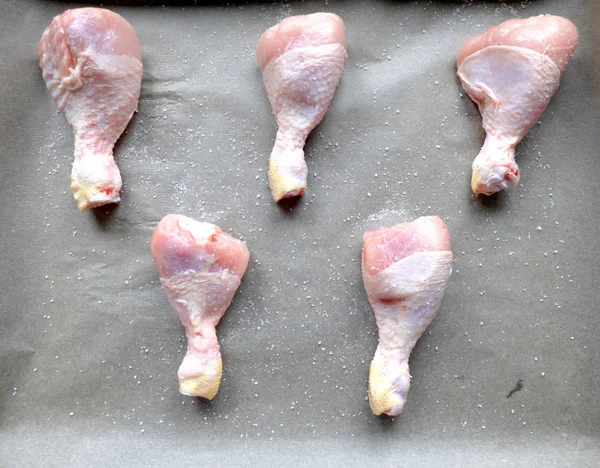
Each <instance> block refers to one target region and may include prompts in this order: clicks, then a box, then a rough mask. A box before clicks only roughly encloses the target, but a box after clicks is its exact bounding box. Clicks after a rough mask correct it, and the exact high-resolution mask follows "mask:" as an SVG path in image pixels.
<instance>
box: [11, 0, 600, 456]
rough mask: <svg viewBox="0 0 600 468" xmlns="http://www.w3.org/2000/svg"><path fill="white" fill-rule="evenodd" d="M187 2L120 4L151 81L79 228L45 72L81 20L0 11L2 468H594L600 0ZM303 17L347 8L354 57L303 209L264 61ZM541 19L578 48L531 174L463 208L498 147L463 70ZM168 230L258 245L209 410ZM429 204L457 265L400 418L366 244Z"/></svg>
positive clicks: (534, 143) (530, 141) (310, 149)
mask: <svg viewBox="0 0 600 468" xmlns="http://www.w3.org/2000/svg"><path fill="white" fill-rule="evenodd" d="M197 3H198V5H194V3H193V2H178V3H176V4H169V3H168V2H166V5H163V4H162V3H161V2H154V3H153V4H150V5H141V2H130V3H129V4H128V3H127V2H121V3H119V4H116V5H114V4H113V5H105V6H106V7H109V8H112V9H113V10H114V11H116V12H118V13H120V14H121V15H123V16H124V17H125V18H126V19H127V20H128V21H129V22H131V24H132V25H133V26H134V28H135V29H136V30H137V32H138V35H139V37H140V41H141V44H142V49H143V57H144V78H143V86H142V95H141V99H140V103H139V112H138V113H137V114H136V115H135V116H134V118H133V119H132V121H131V123H130V125H129V127H128V129H127V131H126V134H124V135H123V137H122V138H121V140H120V142H119V143H118V144H117V147H116V150H115V154H116V160H117V163H118V165H119V167H120V169H121V173H122V175H123V180H124V186H123V190H122V202H121V203H120V204H119V205H118V206H116V207H110V208H106V207H105V208H101V209H97V210H95V211H93V210H92V211H90V212H88V213H85V214H81V213H79V211H78V209H77V206H76V204H75V201H74V200H73V198H72V196H71V193H70V190H69V177H70V171H71V163H72V153H73V137H72V133H71V130H70V128H69V127H68V125H67V123H66V120H65V117H64V115H62V114H60V113H58V111H57V107H56V104H55V103H54V102H52V100H51V98H50V96H49V94H48V92H47V91H46V87H45V84H44V82H43V80H42V77H41V72H40V69H39V67H38V58H37V44H38V41H39V38H40V37H41V35H42V32H43V31H44V29H45V28H46V26H47V25H48V24H49V23H50V21H51V19H52V17H53V16H55V15H57V14H59V13H61V12H62V11H63V10H65V9H66V8H69V7H75V6H81V5H80V4H72V3H71V4H67V3H60V2H53V1H45V2H43V1H35V0H27V1H25V0H23V1H17V0H8V1H7V0H4V1H3V2H2V3H1V4H0V38H1V40H0V70H1V77H0V99H1V101H0V106H1V110H2V112H0V131H1V137H0V197H1V204H0V215H1V220H2V227H1V228H0V256H1V259H2V268H1V269H0V275H1V276H0V284H1V287H2V290H1V294H0V465H1V466H3V467H21V466H26V467H37V466H43V467H47V466H56V467H71V466H76V467H82V466H97V467H119V466H127V467H132V466H146V467H147V466H386V467H388V466H408V465H410V466H544V467H546V466H561V467H563V466H574V467H584V466H598V464H599V463H600V449H599V447H600V405H599V397H600V376H599V370H598V369H599V362H600V360H599V358H600V346H599V344H598V338H597V333H598V330H599V324H600V315H599V309H598V303H599V299H600V292H599V289H598V278H599V276H600V271H599V268H598V264H599V261H598V259H599V255H600V243H599V240H598V239H599V229H598V225H599V222H600V210H599V208H598V206H599V204H598V201H597V196H598V191H599V189H600V183H599V180H600V160H599V158H598V157H599V155H598V152H599V150H598V148H599V143H600V142H599V137H598V135H599V127H600V121H599V120H600V112H599V110H598V109H599V107H598V106H599V94H598V93H599V88H600V86H599V83H600V75H599V66H600V59H599V58H598V51H599V50H600V49H599V42H598V40H599V31H600V5H599V4H598V2H596V1H593V0H588V1H586V0H573V1H561V0H538V1H533V0H532V1H517V2H493V1H481V2H476V1H446V2H442V1H408V2H404V1H372V2H359V1H345V2H334V1H328V2H327V1H325V2H324V1H319V2H317V1H305V2H298V3H295V2H290V3H280V2H274V3H271V2H268V3H258V2H251V3H249V4H246V3H239V2H233V3H231V4H229V5H224V4H222V5H221V4H212V5H201V3H202V2H197ZM316 11H332V12H335V13H337V14H339V15H340V16H341V17H342V18H343V19H344V21H345V23H346V28H347V43H348V61H347V62H346V67H345V71H344V73H343V75H342V79H341V82H340V85H339V88H338V90H337V92H336V95H335V98H334V100H333V103H332V106H331V108H330V110H329V112H328V114H327V115H326V117H325V119H324V120H323V122H322V124H321V125H320V126H319V127H318V128H317V129H316V130H315V131H314V132H313V134H312V136H311V137H310V139H309V141H308V143H307V147H306V154H307V161H308V166H309V172H310V176H309V186H308V192H307V194H306V195H305V196H304V197H302V198H301V199H300V200H299V201H298V202H297V203H296V204H295V205H294V204H289V203H288V204H286V205H284V206H283V207H280V206H277V205H275V204H274V203H273V202H272V200H271V197H270V193H269V189H268V184H267V171H266V169H267V160H268V156H269V154H270V151H271V146H272V144H273V140H274V137H275V130H276V126H275V120H274V118H273V116H272V113H271V109H270V106H269V102H268V100H267V96H266V93H265V91H264V89H263V84H262V79H261V75H260V72H259V70H258V67H257V65H256V58H255V55H254V52H255V48H256V45H257V42H258V38H259V36H260V34H261V33H262V32H263V31H264V30H265V29H266V28H267V27H269V26H271V25H273V24H275V23H277V22H278V21H280V20H281V19H283V18H284V17H286V16H289V15H296V14H306V13H311V12H316ZM540 13H552V14H558V15H564V16H567V17H569V18H570V19H571V20H572V21H574V22H575V24H576V25H577V26H578V27H579V30H580V34H581V41H580V45H579V47H578V48H577V51H576V52H575V55H574V56H573V58H572V60H571V63H570V65H569V68H568V70H567V72H566V74H565V75H564V77H563V79H562V83H561V87H560V89H559V91H558V92H557V94H556V95H555V96H554V98H553V99H552V101H551V103H550V105H549V106H548V109H547V110H546V112H545V114H544V115H543V117H542V119H541V122H540V124H539V125H536V126H535V128H533V129H532V130H531V131H530V132H529V134H528V136H527V137H526V138H525V140H524V141H523V142H522V143H521V144H520V145H519V147H518V152H517V153H518V154H517V161H518V163H519V165H520V168H521V173H522V178H521V185H520V186H519V187H517V188H515V189H514V190H512V191H510V192H508V193H502V194H499V195H497V196H494V197H491V198H485V197H475V196H473V195H472V194H471V193H470V187H469V181H470V166H471V162H472V160H473V158H474V157H475V156H476V154H477V153H478V151H479V148H480V145H481V143H482V141H483V130H482V128H481V120H480V116H479V113H478V111H477V109H476V107H475V105H474V104H473V103H472V102H471V101H470V100H469V99H468V97H466V96H465V95H463V94H462V89H461V87H460V84H459V82H458V80H457V78H456V69H455V62H454V56H455V53H456V52H457V50H458V48H459V47H460V45H461V44H462V42H463V40H464V39H466V38H467V37H468V36H470V35H473V34H476V33H480V32H483V31H484V30H485V29H486V28H487V27H489V26H491V25H493V24H498V23H500V22H502V21H504V20H506V19H508V18H512V17H527V16H531V15H535V14H540ZM167 213H180V214H185V215H188V216H192V217H194V218H196V219H198V220H204V221H209V222H213V223H216V224H218V225H220V226H221V227H222V228H223V229H225V230H227V231H228V232H231V233H232V234H233V235H235V236H238V237H240V238H242V239H243V240H244V241H245V242H246V243H247V245H248V247H249V249H250V252H251V255H252V260H251V264H250V267H249V269H248V271H247V273H246V275H245V277H244V280H243V282H242V286H241V287H240V289H239V291H238V293H237V295H236V297H235V299H234V301H233V303H232V305H231V307H230V309H229V311H228V312H227V314H226V315H225V317H224V319H223V321H222V322H221V324H220V325H219V328H218V334H219V336H220V342H221V346H222V352H223V362H224V371H223V380H222V384H221V388H220V391H219V394H218V396H217V397H216V399H215V400H214V401H213V402H209V403H207V402H204V401H200V400H195V399H193V398H189V397H185V396H182V395H180V394H179V393H178V390H177V378H176V371H177V368H178V366H179V364H180V362H181V359H182V357H183V355H184V353H185V337H184V331H183V328H182V326H181V325H180V323H179V320H178V318H177V317H176V316H175V314H174V313H173V312H172V311H171V308H170V307H169V304H168V302H167V298H166V296H165V294H164V293H163V291H162V290H161V286H160V282H159V279H158V277H157V274H156V271H155V269H154V266H153V263H152V259H151V257H150V253H149V246H148V245H149V240H150V237H151V234H152V230H153V228H154V226H155V225H156V224H157V222H158V221H159V220H160V219H161V218H162V217H163V216H164V215H165V214H167ZM429 214H439V215H440V216H442V217H443V218H444V219H445V220H446V222H447V224H448V226H449V229H450V231H451V235H452V241H453V251H454V254H455V263H454V273H453V275H452V277H451V280H450V284H449V286H448V289H447V292H446V296H445V298H444V301H443V303H442V306H441V308H440V310H439V312H438V315H437V317H436V319H435V320H434V321H433V323H432V324H431V326H430V327H429V329H428V331H427V332H426V333H425V334H424V336H423V337H422V338H421V340H420V341H419V343H418V345H417V346H416V348H415V350H414V352H413V355H412V358H411V374H412V377H413V380H412V387H411V390H410V394H409V399H408V404H407V406H406V409H405V411H404V414H403V415H402V416H401V417H399V418H395V420H391V419H389V418H387V419H386V418H379V417H375V416H373V415H372V414H371V412H370V410H369V406H368V402H367V401H366V394H367V377H368V368H369V363H370V360H371V358H372V355H373V352H374V350H375V347H376V344H377V330H376V326H375V321H374V317H373V314H372V311H371V309H370V307H369V304H368V302H367V298H366V295H365V292H364V289H363V286H362V279H361V273H360V256H361V247H362V234H363V232H364V231H366V230H369V229H373V228H377V227H380V226H386V225H391V224H393V223H396V222H401V221H408V220H412V219H414V218H416V217H418V216H421V215H429ZM519 382H521V383H520V385H517V384H518V383H519ZM519 387H521V390H520V391H515V392H513V393H511V390H513V389H518V388H519ZM509 394H511V396H510V397H508V395H509Z"/></svg>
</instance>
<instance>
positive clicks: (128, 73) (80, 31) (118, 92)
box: [39, 8, 142, 211]
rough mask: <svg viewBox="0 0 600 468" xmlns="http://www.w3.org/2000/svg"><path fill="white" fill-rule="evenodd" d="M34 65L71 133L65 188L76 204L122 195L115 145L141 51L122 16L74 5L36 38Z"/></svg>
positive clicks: (128, 110)
mask: <svg viewBox="0 0 600 468" xmlns="http://www.w3.org/2000/svg"><path fill="white" fill-rule="evenodd" d="M39 55H40V67H41V68H42V70H43V77H44V80H46V86H47V87H48V90H49V91H50V94H51V95H52V97H53V98H54V100H55V101H56V102H57V103H58V108H59V110H61V111H64V112H65V115H66V117H67V121H68V122H69V124H70V125H71V127H73V132H74V133H75V161H74V163H73V170H72V172H71V191H72V192H73V197H74V198H75V201H76V202H77V206H79V209H80V210H81V211H86V210H87V209H89V208H91V207H96V206H101V205H105V204H107V203H115V202H118V201H120V200H121V199H120V197H119V195H120V191H121V183H122V182H121V174H120V172H119V169H118V168H117V165H116V164H115V160H114V158H113V147H114V145H115V143H116V141H117V139H118V138H119V137H120V136H121V133H123V131H124V130H125V127H126V126H127V123H128V122H129V120H130V119H131V117H132V115H133V113H134V112H135V110H136V109H137V103H138V99H139V97H140V89H141V82H142V52H141V49H140V42H139V40H138V37H137V34H136V33H135V31H134V30H133V28H132V27H131V25H130V24H129V23H128V22H127V21H125V20H124V19H123V18H122V17H121V16H119V15H117V14H116V13H113V12H111V11H108V10H104V9H101V8H77V9H73V10H67V11H65V12H64V13H63V14H61V15H59V16H56V17H55V18H54V19H53V20H52V22H51V23H50V26H48V27H47V28H46V31H44V34H43V36H42V39H41V40H40V45H39Z"/></svg>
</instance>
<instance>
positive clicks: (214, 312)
mask: <svg viewBox="0 0 600 468" xmlns="http://www.w3.org/2000/svg"><path fill="white" fill-rule="evenodd" d="M150 250H151V252H152V258H153V259H154V264H155V265H156V270H157V271H158V275H159V276H160V281H161V283H162V286H163V289H164V291H165V293H166V294H167V297H168V298H169V302H170V303H171V306H172V307H173V309H174V310H175V312H176V313H177V315H178V316H179V318H180V320H181V323H182V324H183V326H184V327H185V331H186V335H187V340H188V347H187V354H186V355H185V358H184V359H183V362H182V363H181V366H180V367H179V371H178V373H177V377H178V379H179V391H180V392H181V393H182V394H184V395H190V396H198V397H202V398H207V399H209V400H212V399H213V398H214V397H215V395H216V394H217V392H218V390H219V385H220V382H221V375H222V370H223V366H222V361H221V351H220V347H219V342H218V341H217V334H216V330H215V328H216V326H217V324H218V323H219V320H221V317H223V315H224V314H225V311H226V310H227V308H228V307H229V305H230V304H231V301H232V299H233V296H234V295H235V292H236V291H237V289H238V287H239V285H240V281H241V278H242V276H244V273H245V272H246V268H247V267H248V261H249V259H250V253H249V252H248V248H247V247H246V246H245V245H244V244H243V243H242V242H240V241H239V240H237V239H235V238H234V237H232V236H230V235H229V234H227V233H225V232H223V231H222V230H221V228H219V227H218V226H215V225H214V224H210V223H201V222H198V221H195V220H193V219H191V218H188V217H186V216H180V215H173V214H170V215H167V216H165V217H164V218H163V219H162V221H161V222H160V223H159V224H158V226H156V228H155V229H154V234H153V235H152V241H151V243H150Z"/></svg>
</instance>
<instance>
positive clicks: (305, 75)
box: [256, 13, 347, 202]
mask: <svg viewBox="0 0 600 468" xmlns="http://www.w3.org/2000/svg"><path fill="white" fill-rule="evenodd" d="M345 46H346V36H345V30H344V22H343V21H342V19H341V18H340V17H339V16H337V15H334V14H331V13H314V14H312V15H306V16H293V17H290V18H287V19H285V20H283V21H282V22H281V23H279V24H278V25H276V26H273V27H272V28H269V29H268V30H267V31H265V33H264V34H263V35H262V36H261V38H260V41H259V44H258V49H257V52H256V55H257V60H258V64H259V66H260V69H261V70H262V74H263V81H264V84H265V88H266V90H267V94H268V96H269V101H270V102H271V107H272V108H273V112H274V114H275V118H276V119H277V125H278V130H277V137H276V139H275V145H274V147H273V151H272V153H271V157H270V159H269V185H270V187H271V194H272V195H273V199H274V200H275V201H276V202H277V201H279V200H281V199H282V198H288V197H294V196H298V195H302V194H303V193H304V191H305V190H306V179H307V175H308V168H307V166H306V162H305V160H304V151H303V148H304V143H305V141H306V138H307V137H308V134H309V133H310V132H311V131H312V130H313V128H315V127H316V126H317V124H318V123H319V122H320V121H321V120H322V119H323V116H324V115H325V113H326V112H327V109H328V108H329V105H330V103H331V100H332V99H333V95H334V93H335V89H336V88H337V85H338V82H339V79H340V76H341V74H342V71H343V68H344V62H345V60H346V56H347V55H346V49H345Z"/></svg>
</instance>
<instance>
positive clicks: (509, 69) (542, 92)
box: [456, 15, 579, 195]
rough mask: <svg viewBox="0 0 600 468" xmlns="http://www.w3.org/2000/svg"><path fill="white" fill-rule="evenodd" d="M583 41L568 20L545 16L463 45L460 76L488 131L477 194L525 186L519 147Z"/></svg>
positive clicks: (474, 182)
mask: <svg viewBox="0 0 600 468" xmlns="http://www.w3.org/2000/svg"><path fill="white" fill-rule="evenodd" d="M578 38H579V34H578V32H577V28H576V27H575V25H574V24H573V23H571V21H569V20H568V19H566V18H562V17H560V16H550V15H542V16H535V17H532V18H528V19H511V20H508V21H505V22H504V23H502V24H500V25H499V26H494V27H492V28H490V29H488V30H487V32H485V33H483V34H481V35H479V36H475V37H472V38H470V39H468V40H467V41H466V42H465V43H464V44H463V45H462V47H461V49H460V51H459V52H458V55H457V58H456V62H457V64H458V76H459V78H460V80H461V82H462V85H463V88H464V89H465V91H466V92H467V94H468V95H469V96H470V97H471V99H473V101H475V103H476V104H477V106H478V107H479V111H480V112H481V116H482V118H483V127H484V129H485V132H486V138H485V142H484V144H483V148H482V149H481V152H480V153H479V155H478V156H477V158H476V159H475V161H474V162H473V175H472V178H471V188H472V189H473V192H475V193H477V194H479V193H481V194H485V195H491V194H492V193H495V192H498V191H500V190H503V189H505V188H509V187H512V186H513V185H515V184H517V183H518V182H519V168H518V167H517V164H516V163H515V146H516V145H517V144H518V143H519V142H520V141H521V139H522V138H523V137H524V136H525V134H526V133H527V132H528V130H529V129H530V128H531V127H532V126H533V125H534V124H535V123H536V122H537V121H538V119H539V118H540V116H541V115H542V113H543V112H544V110H545V109H546V106H547V105H548V102H549V101H550V99H551V98H552V96H553V95H554V93H555V92H556V90H557V89H558V85H559V81H560V77H561V76H562V74H563V73H564V72H565V70H566V68H567V64H568V63H569V59H570V58H571V55H572V54H573V52H574V51H575V47H577V42H578Z"/></svg>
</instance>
